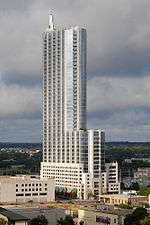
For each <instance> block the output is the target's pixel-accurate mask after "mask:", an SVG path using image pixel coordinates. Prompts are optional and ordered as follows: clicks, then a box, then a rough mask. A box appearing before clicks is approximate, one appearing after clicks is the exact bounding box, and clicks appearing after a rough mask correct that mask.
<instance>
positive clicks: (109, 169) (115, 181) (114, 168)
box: [102, 162, 120, 194]
mask: <svg viewBox="0 0 150 225" xmlns="http://www.w3.org/2000/svg"><path fill="white" fill-rule="evenodd" d="M102 193H104V194H105V193H107V194H119V193H120V181H119V169H118V163H117V162H112V163H105V172H103V173H102Z"/></svg>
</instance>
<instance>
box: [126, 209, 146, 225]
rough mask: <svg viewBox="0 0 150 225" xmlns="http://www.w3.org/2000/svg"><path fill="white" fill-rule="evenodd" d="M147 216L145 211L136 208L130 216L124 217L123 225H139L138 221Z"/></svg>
mask: <svg viewBox="0 0 150 225" xmlns="http://www.w3.org/2000/svg"><path fill="white" fill-rule="evenodd" d="M147 216H148V213H147V210H146V209H144V208H142V207H139V208H136V209H135V210H134V211H133V213H132V214H129V215H127V216H126V217H125V220H124V224H125V225H140V221H141V220H143V219H145V217H147Z"/></svg>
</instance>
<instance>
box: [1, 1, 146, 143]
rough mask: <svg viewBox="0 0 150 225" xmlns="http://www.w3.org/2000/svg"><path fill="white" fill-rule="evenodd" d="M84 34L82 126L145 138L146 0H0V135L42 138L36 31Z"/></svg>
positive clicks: (111, 137) (116, 137)
mask: <svg viewBox="0 0 150 225" xmlns="http://www.w3.org/2000/svg"><path fill="white" fill-rule="evenodd" d="M49 11H51V12H52V13H53V14H54V20H55V26H56V27H59V26H67V25H80V26H83V27H86V28H87V32H88V68H87V69H88V126H89V127H90V128H92V127H94V128H101V129H104V130H105V131H106V139H107V140H108V141H150V13H149V11H150V1H149V0H142V1H141V0H132V1H131V0H76V1H75V0H42V1H41V0H13V1H12V0H0V141H5V142H6V141H10V142H40V141H41V140H42V131H41V130H42V97H41V90H42V70H41V67H42V65H41V62H42V60H41V56H42V37H41V36H42V32H43V31H44V30H45V29H46V27H47V26H48V14H49Z"/></svg>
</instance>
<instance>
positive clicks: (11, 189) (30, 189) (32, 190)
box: [0, 175, 55, 204]
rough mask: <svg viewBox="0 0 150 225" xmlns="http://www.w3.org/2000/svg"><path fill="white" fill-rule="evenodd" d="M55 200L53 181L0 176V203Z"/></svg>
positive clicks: (32, 177)
mask: <svg viewBox="0 0 150 225" xmlns="http://www.w3.org/2000/svg"><path fill="white" fill-rule="evenodd" d="M54 200H55V181H54V180H53V179H47V180H42V179H39V178H38V177H36V176H25V175H23V176H16V177H11V176H0V203H16V204H19V203H25V202H30V201H33V202H50V201H54Z"/></svg>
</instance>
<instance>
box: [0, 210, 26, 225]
mask: <svg viewBox="0 0 150 225" xmlns="http://www.w3.org/2000/svg"><path fill="white" fill-rule="evenodd" d="M0 219H2V220H4V221H6V222H9V223H10V224H14V225H28V224H29V221H30V219H29V218H28V217H25V216H22V215H20V214H18V213H15V212H13V211H11V210H8V209H4V208H0Z"/></svg>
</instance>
